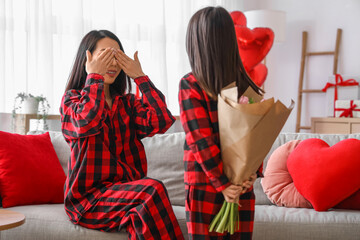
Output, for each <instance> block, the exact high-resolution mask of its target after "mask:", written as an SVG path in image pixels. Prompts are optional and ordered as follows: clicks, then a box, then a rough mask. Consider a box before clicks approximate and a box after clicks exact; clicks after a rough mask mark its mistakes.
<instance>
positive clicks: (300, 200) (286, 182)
mask: <svg viewBox="0 0 360 240" xmlns="http://www.w3.org/2000/svg"><path fill="white" fill-rule="evenodd" d="M300 141H301V140H293V141H290V142H287V143H285V144H283V145H281V146H280V147H279V148H277V149H276V150H275V151H274V152H273V153H272V154H271V156H270V158H269V160H268V164H267V166H266V170H265V171H264V178H263V179H262V180H261V185H262V186H263V189H264V192H265V193H266V195H267V196H268V198H269V199H270V200H271V201H272V202H273V203H274V204H276V205H278V206H284V207H303V208H312V206H311V204H310V202H309V201H308V200H306V199H305V198H304V197H303V196H302V195H301V194H300V193H299V192H298V190H297V189H296V187H295V185H294V182H293V179H292V178H291V175H290V173H289V171H288V168H287V164H286V163H287V159H288V157H289V155H290V153H291V152H292V151H293V150H294V149H295V148H296V146H297V145H298V144H299V143H300Z"/></svg>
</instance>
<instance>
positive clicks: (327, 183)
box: [287, 138, 360, 211]
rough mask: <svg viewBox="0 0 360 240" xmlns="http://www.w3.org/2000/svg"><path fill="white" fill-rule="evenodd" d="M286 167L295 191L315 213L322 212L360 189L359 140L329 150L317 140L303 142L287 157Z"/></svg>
mask: <svg viewBox="0 0 360 240" xmlns="http://www.w3.org/2000/svg"><path fill="white" fill-rule="evenodd" d="M287 166H288V169H289V172H290V174H291V177H292V178H293V180H294V184H295V186H296V188H297V189H298V191H299V192H300V193H301V194H302V195H303V196H304V197H305V198H306V199H307V200H309V201H310V202H311V204H312V205H313V207H314V209H315V210H317V211H326V210H328V209H329V208H332V207H334V206H335V205H337V204H338V203H340V202H341V201H342V200H344V199H345V198H348V197H349V196H351V195H352V194H353V193H355V192H356V191H357V190H359V188H360V178H359V176H358V169H359V168H360V140H357V139H345V140H342V141H340V142H338V143H337V144H335V145H333V146H332V147H329V145H328V144H327V143H326V142H324V141H323V140H321V139H318V138H310V139H306V140H304V141H302V142H301V143H299V145H298V146H297V147H296V148H295V150H294V151H293V152H292V153H291V154H290V155H289V158H288V161H287ZM343 181H345V182H346V184H343Z"/></svg>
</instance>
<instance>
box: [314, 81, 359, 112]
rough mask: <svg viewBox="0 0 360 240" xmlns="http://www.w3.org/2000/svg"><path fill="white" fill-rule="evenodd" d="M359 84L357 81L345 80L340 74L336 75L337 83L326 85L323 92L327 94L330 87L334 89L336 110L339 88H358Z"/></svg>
mask: <svg viewBox="0 0 360 240" xmlns="http://www.w3.org/2000/svg"><path fill="white" fill-rule="evenodd" d="M358 85H359V83H358V82H357V81H356V80H355V79H352V78H351V79H348V80H345V81H344V80H343V78H342V76H341V75H340V74H335V83H329V82H328V83H326V85H325V87H324V88H323V89H322V90H321V91H323V92H326V91H327V90H328V88H330V87H334V88H335V89H334V109H335V102H336V100H338V89H337V87H338V86H342V87H345V86H358ZM334 117H335V111H334Z"/></svg>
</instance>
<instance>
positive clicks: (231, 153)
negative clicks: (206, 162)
mask: <svg viewBox="0 0 360 240" xmlns="http://www.w3.org/2000/svg"><path fill="white" fill-rule="evenodd" d="M237 93H238V91H237V88H236V86H235V84H231V85H229V86H228V87H226V88H224V89H223V90H222V91H221V94H220V95H219V96H218V120H219V132H220V143H221V144H220V146H221V157H222V160H223V163H224V172H225V174H226V176H227V177H228V178H229V180H230V182H231V183H232V184H233V185H235V186H241V187H242V188H243V189H242V191H241V192H240V194H244V193H245V192H247V191H248V190H249V189H250V188H251V187H252V185H253V184H254V182H255V180H256V174H254V172H256V171H257V170H258V168H259V167H260V166H261V164H262V162H263V160H264V158H265V157H266V155H267V153H268V152H269V151H270V148H271V146H272V145H273V143H274V141H275V139H276V137H277V136H278V134H279V133H280V131H281V129H282V127H283V126H284V124H285V122H286V120H287V118H288V116H289V115H290V112H291V110H292V109H293V107H294V101H292V104H291V105H290V107H288V108H287V107H286V106H284V105H283V104H282V103H281V102H280V101H277V102H275V101H274V98H271V99H267V100H264V99H262V97H261V96H260V95H259V94H258V93H256V92H255V91H254V90H253V89H252V88H251V87H249V88H248V89H247V90H246V91H245V93H244V94H243V95H242V96H241V97H240V98H238V96H237ZM233 185H231V186H233ZM240 194H239V196H240ZM239 196H238V197H237V198H236V199H235V201H232V199H230V201H228V200H229V199H227V198H226V197H225V195H224V197H225V201H224V204H223V206H222V208H221V209H220V211H219V213H218V214H217V215H216V216H215V217H214V219H213V220H212V222H211V223H210V226H209V231H210V232H212V231H216V232H220V233H223V232H224V231H228V232H229V233H230V234H233V233H234V232H235V231H237V230H238V229H239V228H240V226H239V224H240V222H239V209H238V208H239Z"/></svg>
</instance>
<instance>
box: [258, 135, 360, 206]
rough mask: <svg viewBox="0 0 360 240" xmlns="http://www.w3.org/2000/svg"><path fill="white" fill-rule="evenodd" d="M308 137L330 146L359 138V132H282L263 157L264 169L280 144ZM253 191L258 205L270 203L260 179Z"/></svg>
mask: <svg viewBox="0 0 360 240" xmlns="http://www.w3.org/2000/svg"><path fill="white" fill-rule="evenodd" d="M308 138H320V139H322V140H324V141H325V142H327V143H328V144H329V145H330V146H332V145H334V144H336V143H337V142H339V141H341V140H343V139H348V138H356V139H360V133H356V134H316V133H286V132H282V133H280V134H279V136H278V137H277V138H276V140H275V142H274V144H273V145H272V147H271V149H270V151H269V153H268V154H267V156H266V157H265V159H264V165H263V167H264V171H265V170H266V166H267V162H268V159H269V157H270V156H271V154H272V153H273V152H274V151H275V150H276V149H277V148H278V147H280V146H281V145H283V144H285V143H287V142H289V141H292V140H305V139H308ZM254 193H255V196H256V200H255V204H258V205H272V203H271V201H270V200H269V199H268V198H267V196H266V194H265V193H264V191H263V189H262V186H261V184H260V179H257V180H256V181H255V183H254Z"/></svg>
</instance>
